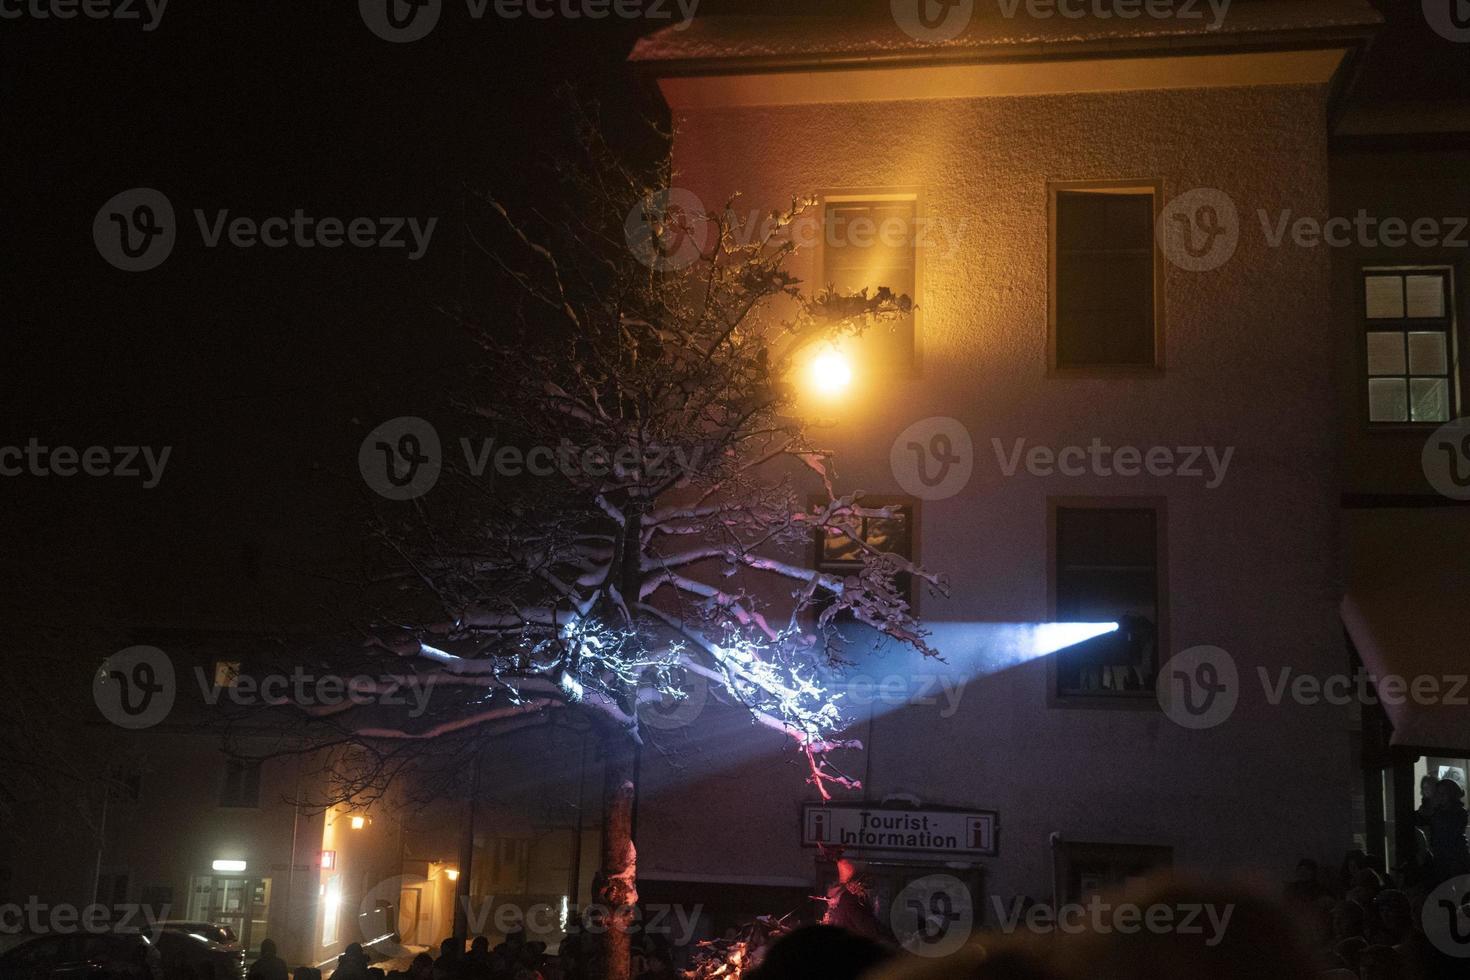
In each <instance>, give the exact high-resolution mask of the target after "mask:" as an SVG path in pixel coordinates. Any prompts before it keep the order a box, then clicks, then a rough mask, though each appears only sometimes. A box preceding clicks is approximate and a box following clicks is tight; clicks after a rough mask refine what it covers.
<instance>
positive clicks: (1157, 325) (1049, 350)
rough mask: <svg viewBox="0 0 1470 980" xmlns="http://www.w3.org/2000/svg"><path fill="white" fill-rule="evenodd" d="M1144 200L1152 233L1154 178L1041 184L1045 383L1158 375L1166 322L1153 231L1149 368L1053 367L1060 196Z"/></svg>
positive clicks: (1157, 196)
mask: <svg viewBox="0 0 1470 980" xmlns="http://www.w3.org/2000/svg"><path fill="white" fill-rule="evenodd" d="M1079 192H1080V193H1096V194H1135V195H1143V194H1149V195H1151V197H1152V199H1153V208H1152V211H1153V228H1154V229H1157V228H1158V224H1159V216H1160V215H1161V214H1162V213H1163V207H1164V182H1163V181H1162V180H1161V179H1159V178H1157V177H1137V178H1116V179H1108V180H1049V181H1047V182H1046V244H1047V261H1046V377H1048V378H1151V377H1158V376H1161V375H1162V374H1163V373H1164V369H1165V359H1164V333H1165V329H1164V328H1165V325H1166V323H1167V321H1168V316H1167V312H1166V310H1165V305H1164V253H1163V249H1162V248H1160V247H1159V236H1158V234H1157V231H1156V230H1155V231H1154V232H1153V233H1152V234H1150V235H1149V241H1150V242H1151V244H1152V252H1153V306H1154V310H1153V313H1154V357H1153V363H1152V364H1093V365H1086V366H1078V367H1064V366H1062V365H1060V364H1058V363H1057V338H1058V314H1059V309H1060V307H1059V304H1058V302H1057V280H1058V278H1059V277H1058V273H1059V272H1060V269H1059V267H1058V263H1057V253H1058V246H1059V244H1060V242H1059V239H1058V235H1057V203H1058V197H1059V195H1060V194H1063V193H1079Z"/></svg>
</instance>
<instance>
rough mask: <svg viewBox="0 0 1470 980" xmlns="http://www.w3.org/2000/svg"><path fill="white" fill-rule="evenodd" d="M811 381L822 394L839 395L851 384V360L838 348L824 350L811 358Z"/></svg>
mask: <svg viewBox="0 0 1470 980" xmlns="http://www.w3.org/2000/svg"><path fill="white" fill-rule="evenodd" d="M811 381H812V386H813V387H814V388H816V390H817V391H818V392H820V393H821V394H823V395H826V396H828V397H832V396H835V395H840V394H842V392H844V391H846V390H847V387H848V385H850V384H852V362H851V361H850V360H848V358H847V355H846V354H844V353H842V352H841V351H839V350H835V349H831V350H824V351H822V353H820V354H818V355H817V356H816V357H814V358H812V363H811Z"/></svg>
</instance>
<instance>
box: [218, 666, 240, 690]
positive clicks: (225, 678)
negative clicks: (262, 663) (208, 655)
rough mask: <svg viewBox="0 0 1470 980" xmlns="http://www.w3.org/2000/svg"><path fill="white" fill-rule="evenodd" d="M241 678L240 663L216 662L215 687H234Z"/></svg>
mask: <svg viewBox="0 0 1470 980" xmlns="http://www.w3.org/2000/svg"><path fill="white" fill-rule="evenodd" d="M239 678H240V661H238V660H216V661H215V662H214V686H215V687H221V688H223V687H234V686H235V681H237V680H239Z"/></svg>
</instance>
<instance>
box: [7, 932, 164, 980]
mask: <svg viewBox="0 0 1470 980" xmlns="http://www.w3.org/2000/svg"><path fill="white" fill-rule="evenodd" d="M0 980H165V978H164V974H163V959H162V957H161V956H160V955H159V951H158V948H157V947H156V946H155V945H154V944H153V943H152V942H151V941H150V940H149V939H148V937H147V936H146V935H144V934H143V933H141V932H100V933H97V932H72V933H57V934H52V935H46V936H36V937H34V938H31V939H27V940H25V941H23V942H21V943H19V944H17V945H15V946H13V947H11V948H10V949H8V950H6V951H5V953H4V955H0Z"/></svg>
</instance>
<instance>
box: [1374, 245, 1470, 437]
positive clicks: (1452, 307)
mask: <svg viewBox="0 0 1470 980" xmlns="http://www.w3.org/2000/svg"><path fill="white" fill-rule="evenodd" d="M1455 272H1456V268H1455V266H1453V265H1443V264H1440V265H1435V264H1418V265H1361V266H1359V267H1358V270H1357V275H1355V276H1354V277H1353V282H1354V284H1355V287H1356V289H1357V291H1358V296H1357V324H1356V331H1357V332H1356V336H1357V344H1356V347H1357V361H1356V363H1355V364H1354V365H1353V370H1354V373H1355V376H1356V387H1357V391H1358V418H1359V419H1360V420H1361V422H1362V424H1363V425H1364V426H1365V427H1366V428H1367V429H1368V431H1370V432H1393V431H1395V430H1397V431H1401V432H1420V433H1423V432H1433V431H1434V430H1435V429H1438V428H1439V427H1440V426H1442V425H1444V424H1445V422H1415V421H1414V420H1413V419H1405V420H1403V421H1398V422H1375V421H1374V420H1373V417H1372V415H1373V405H1372V401H1371V399H1370V397H1369V394H1368V392H1369V382H1370V381H1371V380H1373V379H1374V378H1400V377H1402V378H1404V379H1409V378H1416V377H1418V378H1430V377H1439V375H1427V374H1423V375H1415V374H1411V373H1409V364H1408V361H1407V356H1408V355H1407V351H1406V353H1405V358H1406V360H1405V362H1404V372H1405V373H1404V374H1402V375H1397V374H1382V375H1373V374H1369V373H1368V334H1370V333H1403V334H1405V335H1407V334H1410V333H1415V332H1419V333H1423V332H1427V330H1424V329H1421V330H1418V331H1416V330H1415V329H1414V325H1415V324H1418V325H1420V326H1421V327H1422V326H1423V325H1425V324H1438V323H1439V321H1436V320H1426V319H1424V318H1423V317H1419V318H1413V319H1411V318H1410V317H1409V316H1408V312H1409V311H1408V306H1407V287H1405V291H1406V296H1405V300H1406V305H1405V308H1404V314H1405V315H1404V316H1402V317H1399V318H1398V319H1370V318H1369V317H1368V279H1369V278H1370V277H1372V276H1383V275H1396V276H1399V277H1400V278H1406V277H1408V276H1411V275H1415V274H1416V273H1417V274H1424V273H1432V274H1437V275H1442V276H1443V277H1444V280H1445V298H1444V299H1445V320H1444V323H1443V330H1444V332H1445V333H1446V334H1447V335H1448V338H1447V339H1448V350H1447V352H1446V354H1447V356H1448V358H1449V364H1448V365H1447V368H1448V372H1447V374H1446V375H1445V377H1446V378H1447V379H1448V380H1449V382H1450V412H1449V415H1450V417H1449V421H1454V420H1455V419H1457V418H1460V417H1461V416H1462V415H1463V414H1464V413H1465V384H1464V370H1465V367H1464V365H1463V364H1462V363H1461V359H1460V357H1461V352H1462V349H1463V347H1464V345H1463V344H1462V343H1461V337H1460V331H1461V320H1460V316H1459V297H1458V295H1457V290H1456V283H1455ZM1375 324H1377V325H1378V329H1375V327H1374V325H1375ZM1387 324H1393V326H1392V327H1388V326H1386V325H1387ZM1434 329H1436V330H1437V329H1439V328H1438V327H1436V328H1434ZM1406 343H1407V341H1406ZM1405 383H1407V380H1406V382H1405ZM1409 404H1410V408H1409V414H1411V415H1412V414H1413V403H1412V399H1411V401H1410V403H1409Z"/></svg>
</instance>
